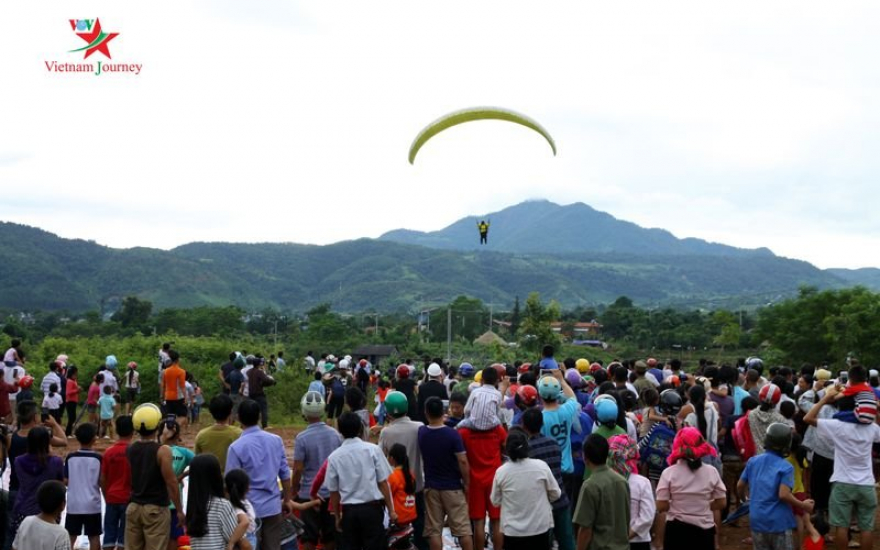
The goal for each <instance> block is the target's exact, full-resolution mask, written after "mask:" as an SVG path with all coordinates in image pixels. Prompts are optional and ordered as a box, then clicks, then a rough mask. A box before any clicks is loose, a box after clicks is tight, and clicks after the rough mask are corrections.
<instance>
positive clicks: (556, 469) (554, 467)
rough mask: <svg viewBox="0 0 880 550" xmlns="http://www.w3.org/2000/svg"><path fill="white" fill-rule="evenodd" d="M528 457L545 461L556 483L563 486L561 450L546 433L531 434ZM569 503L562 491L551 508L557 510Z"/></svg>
mask: <svg viewBox="0 0 880 550" xmlns="http://www.w3.org/2000/svg"><path fill="white" fill-rule="evenodd" d="M529 458H534V459H537V460H543V461H544V462H546V463H547V466H549V467H550V471H551V472H553V477H555V478H556V483H558V484H559V486H560V487H563V485H562V451H561V450H560V448H559V445H558V444H557V443H556V442H555V441H553V440H552V439H550V438H549V437H547V436H546V435H541V434H538V435H533V436H532V437H530V438H529ZM570 504H571V503H570V502H569V501H568V495H566V494H565V491H562V496H560V497H559V499H558V500H557V501H556V502H554V503H553V509H554V510H559V509H560V508H567V507H568V506H569V505H570Z"/></svg>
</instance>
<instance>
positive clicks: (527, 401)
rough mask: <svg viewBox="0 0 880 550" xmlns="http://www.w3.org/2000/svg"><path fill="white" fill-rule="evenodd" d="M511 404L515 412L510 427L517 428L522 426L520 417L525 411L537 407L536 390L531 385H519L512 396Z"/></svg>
mask: <svg viewBox="0 0 880 550" xmlns="http://www.w3.org/2000/svg"><path fill="white" fill-rule="evenodd" d="M513 404H514V407H516V411H515V412H514V413H513V420H512V421H511V425H513V426H519V425H521V424H522V415H523V413H525V411H527V410H529V409H531V408H533V407H537V406H538V390H537V388H535V386H532V385H531V384H521V385H520V386H519V387H518V388H517V389H516V394H515V395H514V396H513Z"/></svg>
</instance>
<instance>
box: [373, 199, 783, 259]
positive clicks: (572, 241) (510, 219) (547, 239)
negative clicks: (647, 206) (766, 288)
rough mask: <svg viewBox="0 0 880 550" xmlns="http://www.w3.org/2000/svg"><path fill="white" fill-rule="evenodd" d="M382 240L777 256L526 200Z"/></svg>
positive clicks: (579, 207) (525, 249) (586, 209)
mask: <svg viewBox="0 0 880 550" xmlns="http://www.w3.org/2000/svg"><path fill="white" fill-rule="evenodd" d="M480 220H488V221H489V222H491V223H490V228H489V240H488V243H487V244H486V245H480V241H479V237H478V233H477V223H478V222H479V221H480ZM379 239H381V240H385V241H394V242H399V243H405V244H418V245H422V246H428V247H431V248H442V249H449V250H474V249H481V250H482V249H485V250H492V251H498V252H516V253H545V252H549V251H552V252H553V253H557V254H558V253H590V254H596V253H599V254H606V253H616V254H650V255H662V256H682V255H683V256H687V255H698V256H704V255H706V256H772V255H773V253H772V252H771V251H770V250H768V249H766V248H758V249H744V248H736V247H733V246H727V245H724V244H718V243H712V242H708V241H704V240H701V239H693V238H688V239H679V238H676V237H675V235H673V234H672V233H670V232H669V231H666V230H665V229H647V228H644V227H640V226H638V225H636V224H634V223H632V222H628V221H623V220H618V219H617V218H615V217H614V216H612V215H611V214H608V213H605V212H600V211H598V210H595V209H594V208H592V207H590V206H588V205H586V204H583V203H580V202H579V203H574V204H569V205H566V206H562V205H559V204H556V203H552V202H550V201H546V200H540V201H526V202H522V203H520V204H517V205H514V206H510V207H508V208H505V209H504V210H501V211H499V212H494V213H492V214H486V215H485V216H479V217H478V216H468V217H466V218H462V219H460V220H458V221H457V222H455V223H453V224H452V225H450V226H448V227H446V228H444V229H441V230H439V231H432V232H429V233H424V232H421V231H411V230H408V229H398V230H395V231H389V232H388V233H385V234H384V235H382V236H381V237H379Z"/></svg>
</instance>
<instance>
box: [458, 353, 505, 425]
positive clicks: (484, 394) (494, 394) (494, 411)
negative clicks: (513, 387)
mask: <svg viewBox="0 0 880 550" xmlns="http://www.w3.org/2000/svg"><path fill="white" fill-rule="evenodd" d="M481 372H482V379H481V381H480V387H478V388H477V389H475V390H474V391H472V392H471V393H470V395H469V396H468V402H467V405H465V407H464V419H463V420H462V421H461V422H459V424H458V428H471V429H475V430H480V431H489V430H493V429H495V427H496V426H500V425H502V424H503V423H504V422H503V420H502V416H501V405H502V400H503V397H502V395H503V392H504V391H506V390H507V378H506V377H505V378H504V382H503V383H502V391H498V388H497V386H498V381H499V371H498V370H496V369H495V368H494V367H486V368H485V369H483V370H482V371H481Z"/></svg>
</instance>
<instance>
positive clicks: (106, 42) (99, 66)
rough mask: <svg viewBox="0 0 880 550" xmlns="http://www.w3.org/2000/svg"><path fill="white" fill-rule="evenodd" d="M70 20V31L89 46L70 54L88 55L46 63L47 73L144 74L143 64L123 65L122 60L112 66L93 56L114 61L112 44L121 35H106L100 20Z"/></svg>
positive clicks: (69, 51) (114, 33) (115, 33)
mask: <svg viewBox="0 0 880 550" xmlns="http://www.w3.org/2000/svg"><path fill="white" fill-rule="evenodd" d="M67 21H68V22H69V23H70V29H71V30H72V31H73V32H74V34H76V35H77V36H78V37H80V38H81V39H82V40H83V42H85V43H86V45H85V46H83V47H81V48H75V49H73V50H68V52H67V53H69V54H77V53H79V52H84V53H83V58H82V59H81V60H79V61H77V62H70V61H53V60H46V61H44V63H45V64H46V71H48V72H49V73H54V74H59V73H63V74H68V73H79V74H83V75H84V74H92V75H94V76H100V75H102V74H108V73H109V74H123V73H128V74H132V75H139V74H141V70H142V69H143V68H144V65H143V63H130V62H125V63H121V62H118V60H117V61H114V62H113V63H111V62H109V61H106V60H96V57H97V58H100V56H95V57H91V56H92V54H93V53H95V52H100V53H102V54H104V57H106V58H107V59H113V57H112V56H111V55H110V42H112V41H113V39H114V38H116V37H117V36H119V33H118V32H105V31H104V29H103V28H102V27H101V20H100V19H98V18H95V19H68V20H67ZM115 45H116V43H115V42H114V47H115Z"/></svg>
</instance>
